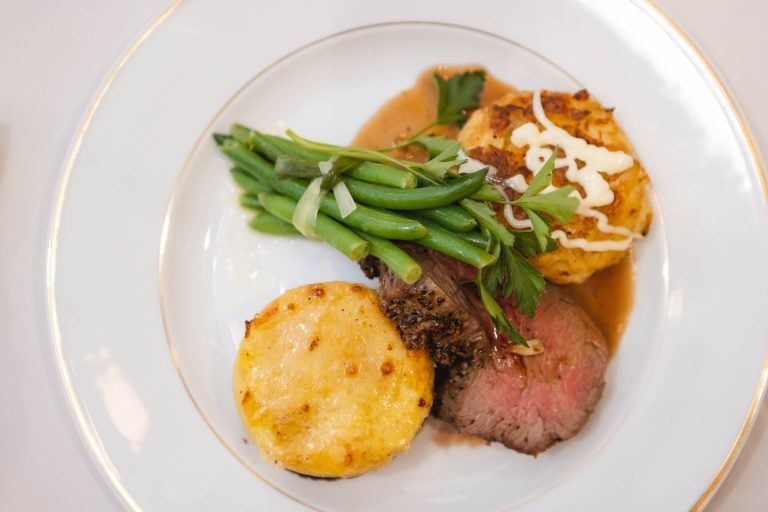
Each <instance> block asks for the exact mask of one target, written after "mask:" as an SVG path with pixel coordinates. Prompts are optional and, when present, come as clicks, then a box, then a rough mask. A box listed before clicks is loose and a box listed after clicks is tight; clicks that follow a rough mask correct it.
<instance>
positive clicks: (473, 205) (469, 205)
mask: <svg viewBox="0 0 768 512" xmlns="http://www.w3.org/2000/svg"><path fill="white" fill-rule="evenodd" d="M459 204H460V205H461V206H462V207H464V208H465V209H466V210H467V211H468V212H469V213H471V214H472V216H473V217H475V219H477V222H478V223H479V224H480V225H481V226H483V227H484V228H485V229H487V230H488V231H489V232H490V233H491V234H492V235H493V236H495V237H496V238H498V239H499V241H500V242H501V243H502V244H504V245H506V246H509V247H512V244H514V243H515V235H513V234H512V233H511V232H510V231H509V230H508V229H507V228H505V227H504V225H503V224H501V223H500V222H499V221H498V220H496V216H495V215H494V214H493V210H492V209H491V208H490V207H489V206H487V205H486V204H484V203H479V202H477V201H473V200H472V199H462V200H461V201H459Z"/></svg>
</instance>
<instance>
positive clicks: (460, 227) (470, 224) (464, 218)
mask: <svg viewBox="0 0 768 512" xmlns="http://www.w3.org/2000/svg"><path fill="white" fill-rule="evenodd" d="M406 214H407V215H408V216H411V217H415V218H416V219H426V220H428V221H432V222H434V223H435V224H438V225H440V226H442V227H444V228H446V229H448V230H449V231H453V232H454V233H466V232H467V231H472V230H473V229H475V227H477V221H476V220H475V218H474V217H473V216H472V215H470V214H469V213H468V212H467V210H465V209H464V208H462V207H460V206H457V205H455V204H449V205H448V206H442V207H440V208H430V209H428V210H416V211H412V212H406Z"/></svg>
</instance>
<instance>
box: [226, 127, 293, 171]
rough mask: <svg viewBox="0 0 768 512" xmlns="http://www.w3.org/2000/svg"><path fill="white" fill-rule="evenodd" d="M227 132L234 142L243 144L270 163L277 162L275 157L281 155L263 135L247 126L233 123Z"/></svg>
mask: <svg viewBox="0 0 768 512" xmlns="http://www.w3.org/2000/svg"><path fill="white" fill-rule="evenodd" d="M229 132H230V134H231V135H232V137H233V138H234V139H235V140H236V141H238V142H240V143H241V144H243V145H244V146H245V147H246V148H248V149H251V150H253V151H255V152H257V153H259V154H262V155H264V156H265V157H266V158H267V159H268V160H270V161H271V162H274V161H275V160H277V157H278V156H280V155H281V154H282V153H283V152H282V151H281V150H280V149H279V148H278V147H276V146H275V145H274V144H272V143H271V142H270V141H269V139H267V138H266V137H265V136H264V134H262V133H260V132H257V131H256V130H251V129H250V128H248V127H247V126H243V125H241V124H237V123H235V124H233V125H232V127H231V128H230V131H229Z"/></svg>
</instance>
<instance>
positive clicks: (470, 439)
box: [432, 421, 490, 448]
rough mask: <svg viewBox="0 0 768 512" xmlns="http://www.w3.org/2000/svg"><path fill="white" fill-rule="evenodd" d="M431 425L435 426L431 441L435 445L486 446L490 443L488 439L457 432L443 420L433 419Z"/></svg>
mask: <svg viewBox="0 0 768 512" xmlns="http://www.w3.org/2000/svg"><path fill="white" fill-rule="evenodd" d="M432 425H433V426H435V427H436V429H435V430H434V432H433V434H432V442H433V443H435V444H436V445H437V446H457V445H462V446H468V447H470V448H476V447H478V446H488V445H489V444H490V441H486V440H485V439H483V438H481V437H474V436H468V435H466V434H459V433H458V432H456V429H455V428H453V426H451V425H449V424H448V423H445V422H444V421H435V422H434V423H432Z"/></svg>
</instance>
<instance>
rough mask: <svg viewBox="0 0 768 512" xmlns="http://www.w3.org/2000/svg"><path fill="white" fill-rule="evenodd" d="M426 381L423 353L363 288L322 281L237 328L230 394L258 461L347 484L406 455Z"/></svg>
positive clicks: (425, 400) (423, 407) (420, 415)
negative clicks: (408, 345) (409, 344)
mask: <svg viewBox="0 0 768 512" xmlns="http://www.w3.org/2000/svg"><path fill="white" fill-rule="evenodd" d="M433 381H434V370H433V367H432V362H431V360H430V359H429V356H428V355H427V353H426V352H425V351H421V350H408V349H406V347H405V345H404V344H403V341H402V340H401V338H400V335H399V333H398V331H397V328H396V327H395V325H394V324H393V323H392V322H391V321H390V320H389V319H388V318H387V317H386V315H385V314H384V313H383V312H382V311H381V309H380V308H379V304H378V300H377V298H376V294H375V293H374V292H373V291H372V290H370V289H369V288H366V287H365V286H362V285H359V284H352V283H344V282H329V283H322V284H314V285H307V286H302V287H299V288H295V289H293V290H290V291H288V292H286V293H285V294H283V295H282V296H281V297H279V298H278V299H276V300H275V301H274V302H272V303H271V304H269V305H268V306H267V307H266V308H264V310H263V311H262V312H261V313H259V314H258V315H256V316H255V317H254V318H253V320H252V321H250V322H246V329H245V338H244V339H243V341H242V343H241V345H240V350H239V351H238V354H237V360H236V361H235V370H234V376H233V390H234V397H235V403H236V404H237V409H238V411H239V413H240V416H241V418H242V420H243V423H244V425H245V427H246V429H247V431H248V433H249V434H250V436H251V438H252V439H253V440H254V442H255V443H256V444H257V445H258V447H259V449H260V450H261V454H262V456H263V457H264V458H265V459H266V460H268V461H271V462H274V463H276V464H278V465H279V466H282V467H284V468H286V469H289V470H291V471H295V472H297V473H302V474H305V475H311V476H320V477H349V476H355V475H359V474H361V473H363V472H365V471H369V470H371V469H375V468H378V467H380V466H382V465H384V464H386V463H387V462H388V461H389V460H390V459H391V458H392V457H393V456H394V455H395V454H397V453H398V452H401V451H403V450H405V449H407V448H408V446H409V444H410V442H411V440H412V439H413V436H414V435H416V433H417V432H418V431H419V429H420V428H421V425H422V423H423V422H424V419H425V418H426V417H427V415H428V413H429V409H430V407H431V406H432V386H433Z"/></svg>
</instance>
